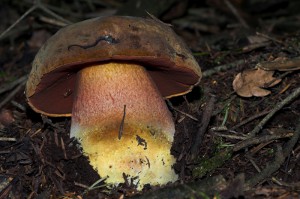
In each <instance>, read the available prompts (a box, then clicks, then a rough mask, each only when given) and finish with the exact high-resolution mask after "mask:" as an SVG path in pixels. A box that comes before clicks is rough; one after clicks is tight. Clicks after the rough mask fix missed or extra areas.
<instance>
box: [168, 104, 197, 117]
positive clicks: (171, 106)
mask: <svg viewBox="0 0 300 199" xmlns="http://www.w3.org/2000/svg"><path fill="white" fill-rule="evenodd" d="M166 101H167V104H168V106H169V107H170V108H171V109H173V110H174V111H176V112H178V113H181V114H182V115H185V116H187V117H189V118H191V119H192V120H195V121H197V122H198V121H199V120H198V119H197V118H195V117H194V116H192V115H190V114H188V113H185V112H183V111H181V110H179V109H177V108H175V107H174V106H173V105H172V103H171V102H170V100H166Z"/></svg>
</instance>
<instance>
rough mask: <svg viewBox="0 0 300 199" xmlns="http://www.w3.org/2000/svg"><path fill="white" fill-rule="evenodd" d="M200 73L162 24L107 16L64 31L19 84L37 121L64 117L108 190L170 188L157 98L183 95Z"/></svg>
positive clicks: (165, 127)
mask: <svg viewBox="0 0 300 199" xmlns="http://www.w3.org/2000/svg"><path fill="white" fill-rule="evenodd" d="M200 79H201V70H200V67H199V66H198V64H197V62H196V61H195V59H194V57H193V56H192V54H191V52H190V50H189V49H188V48H187V46H186V44H185V43H184V42H183V41H182V40H181V39H180V38H179V37H178V36H177V35H176V34H175V33H174V32H173V30H172V29H171V28H170V27H169V26H167V25H166V24H164V23H162V22H160V21H158V20H152V19H144V18H137V17H124V16H110V17H100V18H94V19H90V20H86V21H82V22H79V23H76V24H72V25H69V26H67V27H65V28H62V29H61V30H59V31H58V32H57V33H56V34H55V35H53V36H52V37H51V38H50V39H49V40H48V41H47V42H46V43H45V44H44V46H43V47H42V48H41V49H40V50H39V52H38V53H37V55H36V57H35V59H34V62H33V66H32V71H31V73H30V76H29V79H28V82H27V84H26V96H27V100H28V103H29V105H30V106H31V107H32V108H33V109H34V110H35V111H36V112H39V113H41V114H44V115H47V116H52V117H61V116H72V121H71V137H75V138H77V139H78V140H79V142H80V143H81V146H82V149H83V152H84V153H85V155H86V156H88V158H89V160H90V164H91V165H92V166H93V168H94V169H96V170H97V171H98V173H99V174H100V176H101V177H108V179H107V180H106V182H108V183H121V182H124V177H123V173H124V174H126V175H128V176H130V177H138V178H137V180H138V181H139V183H138V187H139V188H141V187H142V186H143V185H145V184H151V185H162V184H166V183H168V182H174V181H176V180H177V174H175V172H174V170H173V168H172V165H173V164H174V163H175V158H174V157H173V156H172V155H171V153H170V148H171V145H172V142H173V136H174V132H175V127H174V122H173V119H172V115H171V113H170V112H169V110H168V108H167V106H166V104H165V102H164V98H170V97H173V96H178V95H183V94H186V93H188V92H190V91H191V90H192V88H193V86H194V85H196V84H197V83H199V81H200Z"/></svg>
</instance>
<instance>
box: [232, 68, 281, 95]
mask: <svg viewBox="0 0 300 199" xmlns="http://www.w3.org/2000/svg"><path fill="white" fill-rule="evenodd" d="M273 74H274V71H265V70H263V69H260V68H257V69H250V70H245V71H243V72H241V73H239V74H237V75H236V77H235V78H234V80H233V82H232V86H233V89H234V91H235V92H236V93H237V94H238V95H240V96H242V97H252V96H256V97H263V96H266V95H269V94H270V93H271V92H270V91H269V90H266V89H264V88H268V87H272V86H275V85H276V84H278V83H279V82H280V81H281V79H276V78H275V77H273Z"/></svg>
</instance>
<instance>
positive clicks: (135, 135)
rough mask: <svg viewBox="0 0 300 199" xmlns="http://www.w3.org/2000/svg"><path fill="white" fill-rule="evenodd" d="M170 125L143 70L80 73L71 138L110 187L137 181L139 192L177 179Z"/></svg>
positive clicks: (111, 66)
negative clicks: (174, 168) (125, 177)
mask: <svg viewBox="0 0 300 199" xmlns="http://www.w3.org/2000/svg"><path fill="white" fill-rule="evenodd" d="M174 132H175V128H174V123H173V120H172V116H171V114H170V112H169V110H168V109H167V107H166V104H165V102H164V100H163V99H162V97H161V95H160V93H159V91H158V90H157V88H156V86H155V84H154V82H153V80H152V79H151V77H150V76H149V75H148V73H147V71H146V70H145V69H144V68H143V67H142V66H139V65H135V64H125V63H108V64H101V65H95V66H91V67H88V68H85V69H83V70H81V71H80V72H79V73H78V77H77V83H76V91H75V98H74V104H73V110H72V125H71V137H76V138H77V139H78V140H79V141H80V143H81V146H82V148H83V151H84V153H85V154H86V155H87V156H88V157H89V160H90V164H91V165H92V166H93V167H94V168H95V169H96V170H97V171H98V173H99V174H100V176H101V177H106V176H108V179H107V180H106V182H108V183H122V182H124V176H123V173H124V174H126V175H129V177H131V178H132V177H138V180H139V184H138V188H139V189H140V188H142V186H143V185H145V184H151V185H162V184H166V183H168V182H174V181H176V180H177V175H176V174H175V172H174V170H173V168H172V166H173V164H174V163H175V159H174V157H173V156H172V155H171V153H170V149H171V145H172V142H173V135H174Z"/></svg>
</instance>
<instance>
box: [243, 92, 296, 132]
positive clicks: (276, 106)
mask: <svg viewBox="0 0 300 199" xmlns="http://www.w3.org/2000/svg"><path fill="white" fill-rule="evenodd" d="M299 95H300V87H299V88H296V89H295V90H294V91H293V92H292V93H291V94H290V95H289V96H288V97H286V98H285V99H284V100H283V101H281V102H279V103H278V104H276V105H275V107H274V109H273V110H271V111H270V113H269V114H268V115H267V116H266V117H264V119H263V120H262V121H261V122H260V123H259V124H258V125H257V126H256V127H255V128H254V129H253V130H252V131H251V132H250V133H249V134H248V135H249V137H254V136H255V135H256V134H257V133H258V132H259V131H260V130H261V129H262V128H263V126H264V125H265V124H266V123H267V122H268V121H269V120H270V118H271V117H272V116H273V115H274V114H275V113H276V112H277V111H279V110H280V109H281V108H282V107H284V106H285V105H287V104H288V103H290V102H291V101H293V100H294V99H296V98H297V97H298V96H299Z"/></svg>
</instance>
